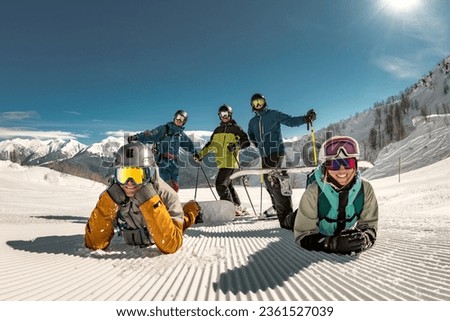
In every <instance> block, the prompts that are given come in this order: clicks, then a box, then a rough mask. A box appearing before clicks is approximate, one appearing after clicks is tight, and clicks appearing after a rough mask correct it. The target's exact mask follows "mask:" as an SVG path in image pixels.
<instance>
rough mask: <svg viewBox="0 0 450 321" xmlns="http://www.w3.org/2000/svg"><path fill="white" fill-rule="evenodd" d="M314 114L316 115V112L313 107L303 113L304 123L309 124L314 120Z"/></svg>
mask: <svg viewBox="0 0 450 321" xmlns="http://www.w3.org/2000/svg"><path fill="white" fill-rule="evenodd" d="M316 116H317V114H316V112H315V110H314V109H310V110H308V112H307V113H306V115H305V123H307V124H309V123H311V122H313V121H315V120H316Z"/></svg>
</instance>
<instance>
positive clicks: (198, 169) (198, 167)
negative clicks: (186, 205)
mask: <svg viewBox="0 0 450 321" xmlns="http://www.w3.org/2000/svg"><path fill="white" fill-rule="evenodd" d="M197 165H198V166H197V178H196V179H195V193H194V201H196V200H197V189H198V177H199V176H200V164H197Z"/></svg>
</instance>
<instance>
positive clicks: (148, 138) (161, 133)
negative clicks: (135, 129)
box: [137, 122, 195, 161]
mask: <svg viewBox="0 0 450 321" xmlns="http://www.w3.org/2000/svg"><path fill="white" fill-rule="evenodd" d="M137 136H138V140H139V141H140V142H141V143H144V144H145V143H156V148H157V155H155V157H156V161H158V160H161V159H178V155H179V153H180V147H181V148H183V149H184V150H186V151H187V152H189V153H191V154H194V153H195V148H194V144H193V143H192V140H191V139H190V138H189V137H188V136H187V135H186V134H185V133H184V127H178V126H177V125H175V123H174V122H169V123H167V124H165V125H161V126H158V127H156V128H155V129H153V130H146V131H144V132H142V133H139V134H137ZM158 158H159V159H158Z"/></svg>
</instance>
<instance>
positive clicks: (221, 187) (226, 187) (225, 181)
mask: <svg viewBox="0 0 450 321" xmlns="http://www.w3.org/2000/svg"><path fill="white" fill-rule="evenodd" d="M235 171H236V169H234V168H220V169H219V172H218V173H217V178H216V190H217V193H218V194H219V197H220V199H221V200H227V201H230V202H232V203H233V204H234V205H241V200H240V199H239V196H238V194H237V193H236V190H235V189H234V187H233V181H232V180H231V179H230V176H231V175H232V174H233V173H234V172H235Z"/></svg>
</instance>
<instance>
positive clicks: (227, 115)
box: [219, 111, 230, 118]
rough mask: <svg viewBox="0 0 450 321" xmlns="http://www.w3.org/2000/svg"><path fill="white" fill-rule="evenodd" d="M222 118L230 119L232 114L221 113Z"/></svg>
mask: <svg viewBox="0 0 450 321" xmlns="http://www.w3.org/2000/svg"><path fill="white" fill-rule="evenodd" d="M219 116H220V118H230V113H229V112H227V111H221V112H220V113H219Z"/></svg>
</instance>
